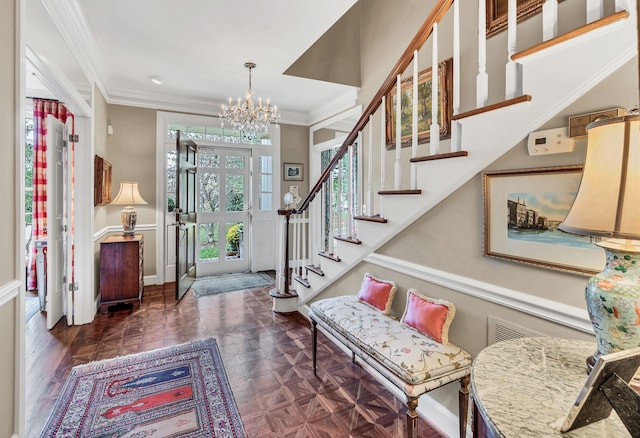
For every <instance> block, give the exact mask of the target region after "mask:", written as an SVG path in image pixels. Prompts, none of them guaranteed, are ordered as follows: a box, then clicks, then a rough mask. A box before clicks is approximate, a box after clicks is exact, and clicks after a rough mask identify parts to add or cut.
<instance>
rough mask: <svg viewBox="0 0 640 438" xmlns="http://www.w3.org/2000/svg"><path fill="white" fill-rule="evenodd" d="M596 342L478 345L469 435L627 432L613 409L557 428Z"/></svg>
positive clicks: (548, 340) (515, 341) (546, 340)
mask: <svg viewBox="0 0 640 438" xmlns="http://www.w3.org/2000/svg"><path fill="white" fill-rule="evenodd" d="M595 348H596V346H595V343H592V342H584V341H574V340H568V339H555V338H521V339H512V340H508V341H504V342H499V343H496V344H493V345H490V346H489V347H487V348H485V349H484V350H482V351H481V352H480V353H479V354H478V355H477V356H476V358H475V360H474V362H473V367H472V369H471V391H472V395H473V402H474V403H473V436H474V437H476V438H478V437H517V438H522V437H542V436H544V437H549V436H558V437H562V436H564V437H628V436H630V434H629V432H628V431H627V429H626V428H625V427H624V425H623V424H622V421H620V418H618V415H617V414H616V413H615V411H612V412H611V416H610V417H609V418H607V419H606V420H602V421H599V422H596V423H594V424H591V425H589V426H585V427H583V428H580V429H575V430H573V431H571V432H568V433H564V434H563V433H561V432H560V426H561V424H562V421H563V420H564V417H565V416H566V415H567V413H568V412H569V408H570V407H571V405H572V404H573V403H574V402H575V400H576V397H578V394H579V393H580V390H581V389H582V386H583V384H584V382H585V381H586V380H587V371H586V365H585V358H586V357H587V356H589V355H593V352H594V351H595Z"/></svg>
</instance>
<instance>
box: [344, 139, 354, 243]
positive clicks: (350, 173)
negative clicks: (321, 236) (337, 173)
mask: <svg viewBox="0 0 640 438" xmlns="http://www.w3.org/2000/svg"><path fill="white" fill-rule="evenodd" d="M354 147H355V146H353V145H351V147H350V148H349V169H348V170H347V178H349V180H348V181H347V203H348V205H347V224H346V225H347V237H349V238H353V237H354V234H353V201H354V200H355V194H354V193H353V177H354V174H353V148H354Z"/></svg>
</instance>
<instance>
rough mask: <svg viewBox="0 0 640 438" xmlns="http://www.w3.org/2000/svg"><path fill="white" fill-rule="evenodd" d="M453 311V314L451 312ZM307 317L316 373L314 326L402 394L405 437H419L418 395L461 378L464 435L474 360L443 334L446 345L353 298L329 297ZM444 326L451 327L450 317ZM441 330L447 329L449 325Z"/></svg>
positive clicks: (413, 294) (414, 295) (416, 296)
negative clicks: (404, 396)
mask: <svg viewBox="0 0 640 438" xmlns="http://www.w3.org/2000/svg"><path fill="white" fill-rule="evenodd" d="M367 275H369V274H366V275H365V281H364V282H363V287H364V283H365V282H366V281H367ZM373 278H375V277H373ZM376 280H379V279H376ZM361 292H362V291H361ZM360 295H362V293H360V294H359V296H360ZM407 295H408V299H407V305H409V302H410V300H417V301H418V302H419V301H421V299H422V298H425V297H424V296H422V295H420V294H419V293H418V292H417V291H415V290H412V289H410V290H409V291H408V293H407ZM434 301H435V302H439V300H433V301H431V302H430V303H433V302H434ZM420 304H422V305H424V304H425V303H424V302H419V303H418V305H420ZM387 307H390V305H389V306H387ZM453 312H454V313H455V308H453ZM406 317H407V309H405V314H404V315H403V320H405V318H406ZM309 318H310V319H311V324H312V334H313V341H312V342H313V352H312V354H313V371H314V373H315V372H316V350H317V348H316V346H317V336H318V335H317V332H318V330H317V325H320V327H322V328H323V329H324V330H326V332H327V333H329V334H331V335H332V336H333V337H334V338H336V339H337V340H339V341H340V342H341V343H343V344H344V345H345V346H346V347H347V348H349V349H350V350H351V352H352V360H353V361H355V357H356V356H358V357H360V358H361V359H362V360H363V361H364V362H366V363H367V364H369V365H370V366H371V367H372V368H373V369H374V370H376V371H377V372H379V373H380V374H381V375H382V376H384V377H385V378H386V379H388V380H389V381H390V382H391V383H392V384H394V385H395V386H396V387H398V388H400V389H401V390H402V391H403V392H404V394H405V395H406V404H407V408H408V412H407V432H408V433H407V434H408V436H409V437H416V436H417V423H418V415H417V413H416V408H417V406H418V397H419V396H420V395H422V394H424V393H426V392H429V391H431V390H433V389H436V388H439V387H441V386H443V385H446V384H447V383H451V382H453V381H455V380H459V381H460V385H461V388H460V391H459V407H458V408H459V418H460V436H461V437H464V436H465V432H466V423H467V410H468V404H469V392H468V384H469V377H470V373H471V362H472V358H471V356H470V355H469V354H468V353H467V352H466V351H464V350H463V349H461V348H460V347H458V346H456V345H454V344H452V343H449V342H448V340H447V339H446V333H445V339H440V340H441V341H444V342H438V341H436V340H434V339H432V338H431V337H429V336H427V335H426V334H424V333H422V332H421V331H419V330H417V329H415V328H414V327H411V326H410V325H408V324H406V323H404V322H401V321H399V320H397V319H394V318H392V317H390V316H387V315H385V314H384V313H383V312H381V309H380V308H376V307H375V306H372V305H371V304H369V303H367V302H366V301H363V300H361V299H359V298H358V297H357V296H353V295H350V296H340V297H335V298H327V299H323V300H320V301H316V302H314V303H312V304H311V310H310V313H309ZM407 320H408V319H407ZM448 322H449V323H450V319H449V321H448ZM447 325H448V324H447ZM445 328H446V329H448V327H445ZM445 332H446V330H445Z"/></svg>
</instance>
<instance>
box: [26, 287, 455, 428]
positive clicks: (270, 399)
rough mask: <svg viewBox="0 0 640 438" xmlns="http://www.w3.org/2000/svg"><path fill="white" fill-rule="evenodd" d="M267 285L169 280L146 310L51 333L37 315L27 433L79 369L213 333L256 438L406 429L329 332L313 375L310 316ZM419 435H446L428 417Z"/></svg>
mask: <svg viewBox="0 0 640 438" xmlns="http://www.w3.org/2000/svg"><path fill="white" fill-rule="evenodd" d="M268 289H269V288H262V289H254V290H245V291H238V292H231V293H226V294H220V295H213V296H205V297H202V298H196V297H195V296H194V295H193V294H192V293H191V292H189V293H187V295H186V296H185V297H184V298H183V299H182V300H181V301H180V302H176V301H175V300H174V298H173V289H172V288H171V287H166V288H163V287H161V286H153V287H147V288H145V291H144V297H143V300H142V305H141V306H140V309H138V310H135V311H133V310H127V309H125V310H119V311H115V312H111V313H109V314H98V315H97V316H96V318H95V320H94V321H93V323H91V324H87V325H83V326H72V327H67V326H66V325H65V323H64V322H60V323H58V324H57V325H56V326H55V327H54V328H53V329H52V330H51V331H47V329H46V325H45V319H46V318H45V315H44V314H40V313H37V314H36V315H34V317H32V318H31V319H30V320H29V321H28V322H27V326H26V345H27V358H26V366H27V374H26V388H27V391H26V392H27V396H26V403H27V419H26V420H27V433H28V434H27V436H28V437H34V436H38V434H39V432H40V430H41V429H42V427H43V426H44V424H45V422H46V420H47V417H48V415H49V412H50V411H51V409H52V407H53V405H54V403H55V400H56V398H57V396H58V393H59V391H60V389H61V387H62V385H63V384H64V381H65V379H66V378H67V376H68V375H69V371H70V370H71V367H73V366H75V365H79V364H83V363H86V362H90V361H94V360H100V359H106V358H111V357H115V356H121V355H125V354H131V353H137V352H141V351H147V350H151V349H154V348H159V347H165V346H170V345H175V344H179V343H184V342H189V341H193V340H196V339H202V338H206V337H213V338H215V339H216V340H217V342H218V346H219V348H220V353H221V355H222V358H223V361H224V364H225V369H226V371H227V375H228V377H229V382H230V384H231V388H232V390H233V394H234V397H235V400H236V403H237V405H238V408H239V410H240V414H241V417H242V422H243V424H244V427H245V431H246V433H247V435H248V436H249V437H251V438H254V437H259V438H262V437H297V438H302V437H331V438H336V437H376V438H377V437H402V436H405V434H406V432H405V427H406V424H405V423H406V420H405V419H406V408H404V406H403V403H402V401H401V400H400V399H398V398H396V397H395V396H394V395H393V394H392V393H391V392H390V391H388V390H387V389H386V388H384V386H382V385H381V384H380V383H378V382H377V381H376V380H375V379H374V378H372V377H371V376H370V375H369V373H368V372H367V371H365V370H363V369H362V368H361V367H360V366H359V365H357V364H355V365H354V364H352V363H351V358H350V356H349V355H347V354H345V353H344V352H342V351H341V350H340V349H338V347H336V346H335V345H334V344H333V343H331V342H330V341H329V340H327V339H326V338H325V337H324V336H322V335H320V336H319V337H318V375H317V377H316V376H314V374H313V371H312V369H311V348H310V345H311V341H310V339H311V330H310V326H309V323H308V321H307V320H306V319H305V318H304V317H303V316H302V315H300V314H298V313H294V314H289V315H281V314H276V313H274V312H272V311H271V301H270V298H269V296H268ZM419 436H420V437H423V438H424V437H430V438H431V437H441V436H443V435H441V434H439V433H438V432H437V431H436V430H435V429H433V428H432V427H431V426H430V425H429V424H428V423H427V422H425V421H423V420H422V419H421V420H420V424H419Z"/></svg>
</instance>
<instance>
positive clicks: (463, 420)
mask: <svg viewBox="0 0 640 438" xmlns="http://www.w3.org/2000/svg"><path fill="white" fill-rule="evenodd" d="M470 381H471V376H465V377H463V378H462V379H460V391H459V392H458V416H459V417H460V438H464V437H465V436H466V434H467V413H468V412H467V411H468V409H469V382H470Z"/></svg>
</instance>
